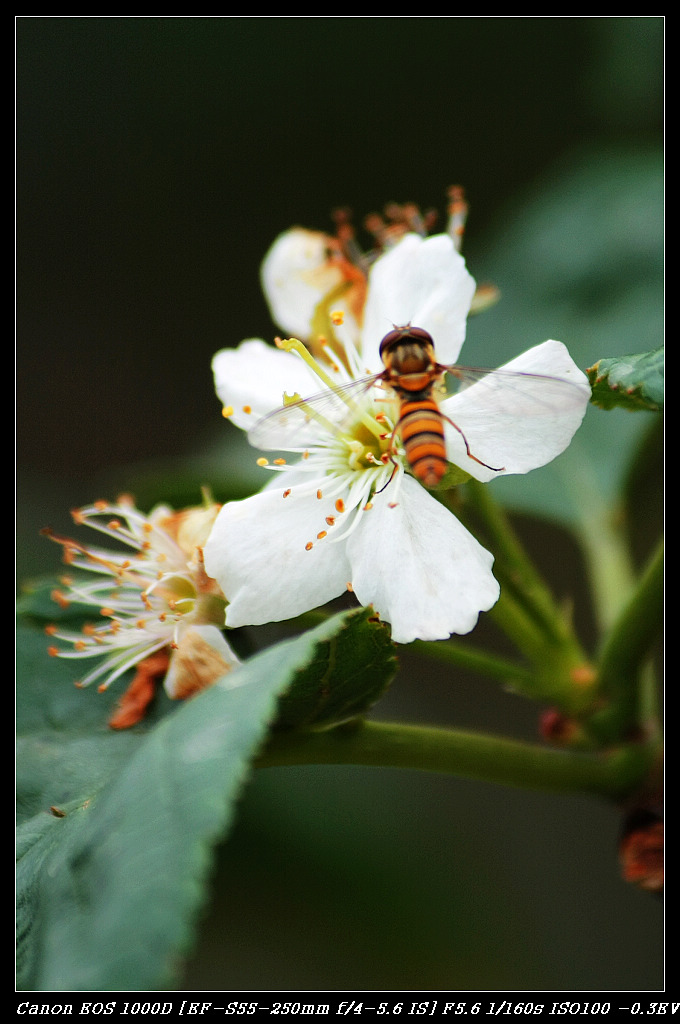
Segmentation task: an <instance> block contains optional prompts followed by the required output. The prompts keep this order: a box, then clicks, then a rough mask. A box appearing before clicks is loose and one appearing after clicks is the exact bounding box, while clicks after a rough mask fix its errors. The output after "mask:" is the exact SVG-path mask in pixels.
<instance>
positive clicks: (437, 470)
mask: <svg viewBox="0 0 680 1024" xmlns="http://www.w3.org/2000/svg"><path fill="white" fill-rule="evenodd" d="M399 433H400V435H401V440H402V442H403V444H404V448H405V449H406V458H407V459H408V462H409V465H410V467H411V469H412V470H413V473H414V476H416V477H417V478H418V480H420V482H421V483H422V484H424V485H425V487H436V486H437V484H438V483H439V481H440V480H441V479H442V477H443V476H444V473H445V472H446V468H447V458H446V442H445V440H444V420H443V419H442V415H441V413H440V412H439V407H438V406H437V403H436V402H435V401H434V399H433V398H405V399H403V401H402V403H401V410H400V414H399Z"/></svg>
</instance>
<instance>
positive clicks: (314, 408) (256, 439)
mask: <svg viewBox="0 0 680 1024" xmlns="http://www.w3.org/2000/svg"><path fill="white" fill-rule="evenodd" d="M382 376H383V374H382V373H377V374H375V373H374V374H372V375H371V376H369V377H361V378H360V379H358V380H353V381H350V382H349V383H347V384H341V385H339V386H338V387H335V388H326V390H324V391H320V392H319V393H318V394H316V395H311V396H310V397H307V398H297V399H296V400H294V401H292V402H290V403H289V404H286V405H283V406H281V407H280V408H279V409H275V410H274V411H273V412H270V413H269V414H268V415H267V416H264V417H263V418H262V419H261V420H258V421H257V423H255V424H254V425H253V426H252V427H251V429H250V430H249V431H248V441H249V443H250V444H252V445H253V447H254V448H261V449H263V450H264V451H279V450H286V449H296V448H301V449H304V448H307V447H311V446H312V445H315V444H318V443H319V439H320V437H321V436H323V434H324V433H335V432H336V431H340V430H342V429H343V427H345V426H346V425H347V424H348V423H350V422H351V421H352V419H354V418H355V417H356V415H357V412H359V411H361V410H363V409H364V407H365V404H366V399H367V397H368V395H369V392H370V391H371V389H372V388H374V389H375V392H376V398H378V399H379V398H380V383H381V378H382ZM387 393H388V392H385V393H384V394H385V396H387Z"/></svg>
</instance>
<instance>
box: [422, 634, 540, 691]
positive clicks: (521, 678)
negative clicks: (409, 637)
mask: <svg viewBox="0 0 680 1024" xmlns="http://www.w3.org/2000/svg"><path fill="white" fill-rule="evenodd" d="M411 650H412V651H415V652H416V653H418V654H422V655H424V656H425V657H427V658H431V659H432V660H434V661H443V662H445V663H446V664H448V665H457V666H459V667H460V668H466V669H469V670H470V671H472V672H477V673H478V674H479V675H483V676H486V677H487V678H489V679H498V680H500V681H502V682H506V683H510V684H512V685H516V686H517V687H519V688H523V687H528V686H531V685H532V683H533V680H534V673H533V672H532V671H531V669H528V668H524V666H522V665H518V664H517V663H516V662H514V661H509V660H508V659H507V658H500V657H498V656H497V655H495V654H489V653H488V652H487V651H480V650H478V649H477V648H474V647H471V646H469V645H468V644H465V643H460V642H459V641H456V640H445V641H440V642H439V643H436V644H433V643H429V642H426V641H424V640H416V641H415V642H414V643H413V644H411Z"/></svg>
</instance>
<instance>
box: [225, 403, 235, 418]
mask: <svg viewBox="0 0 680 1024" xmlns="http://www.w3.org/2000/svg"><path fill="white" fill-rule="evenodd" d="M222 415H223V416H224V418H225V420H228V419H229V417H230V416H233V415H234V406H233V405H225V406H224V408H223V409H222Z"/></svg>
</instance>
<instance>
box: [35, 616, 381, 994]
mask: <svg viewBox="0 0 680 1024" xmlns="http://www.w3.org/2000/svg"><path fill="white" fill-rule="evenodd" d="M385 633H386V631H385V629H384V627H379V626H377V625H376V624H371V623H369V622H368V616H367V613H366V612H365V611H364V610H363V609H359V610H357V611H356V612H349V613H346V614H343V615H338V616H335V617H334V618H332V619H330V620H328V621H327V622H325V623H322V624H321V625H320V626H318V627H317V628H316V629H314V630H311V631H310V632H309V633H306V634H304V635H303V636H301V637H298V638H296V639H294V640H291V641H287V642H285V643H281V644H278V645H276V646H274V647H271V648H269V649H267V650H265V651H263V652H262V653H260V654H258V655H257V656H255V657H254V658H252V659H250V660H249V661H247V662H244V663H243V664H242V665H241V666H240V667H239V668H237V669H235V670H234V671H233V672H231V673H230V674H228V675H227V676H225V677H223V679H221V680H220V681H218V682H217V683H216V684H215V685H214V686H213V687H212V688H211V689H209V690H206V691H204V692H203V693H201V694H199V695H198V696H197V697H195V698H193V699H192V700H189V701H187V702H185V703H182V704H180V705H172V710H171V711H170V712H169V713H168V712H167V711H165V709H164V713H163V716H162V717H160V716H161V712H156V714H157V719H156V720H155V721H150V722H146V723H144V724H143V725H141V726H138V727H136V728H135V729H132V730H129V731H127V732H124V733H119V732H113V731H111V730H109V729H108V728H107V727H106V724H105V722H106V718H107V716H108V711H109V710H110V703H111V701H112V700H113V698H112V697H111V698H110V697H109V695H108V694H106V695H100V694H97V693H92V692H90V691H82V690H76V689H74V687H73V686H72V685H69V680H70V673H71V669H70V663H69V662H64V661H61V660H59V659H48V658H47V656H46V653H45V638H44V637H43V636H41V635H40V634H39V632H38V631H36V630H28V629H25V628H21V629H20V630H19V639H20V647H19V652H20V656H19V698H18V701H17V712H18V719H19V723H18V724H19V740H20V742H19V750H18V755H19V766H20V770H19V779H18V786H17V789H18V795H19V801H20V804H21V807H22V809H23V813H24V817H25V820H24V821H23V824H22V825H21V826H20V828H19V836H18V839H19V842H18V855H19V863H18V868H17V897H18V902H17V906H18V910H17V926H18V935H19V945H18V978H17V984H18V987H19V988H22V989H35V990H50V989H53V990H60V991H66V990H75V991H97V990H123V989H137V990H149V989H157V988H164V987H170V986H172V984H173V983H174V982H175V981H176V979H177V977H178V972H179V969H180V958H181V957H182V956H183V955H184V954H185V953H186V952H187V951H188V949H189V948H190V946H191V942H192V938H193V925H194V921H195V918H196V915H197V913H198V911H199V909H200V907H201V905H202V903H203V901H204V896H205V890H206V886H207V880H208V875H209V870H210V866H211V859H212V847H213V846H214V844H215V843H216V842H217V840H218V839H219V838H221V837H223V836H224V835H225V833H226V832H227V830H228V828H229V826H230V825H231V823H232V821H233V817H234V811H235V805H236V801H237V799H238V798H239V796H240V794H241V792H242V789H243V786H244V783H245V782H246V780H247V778H248V775H249V771H250V764H251V761H252V760H253V758H254V757H255V756H256V755H257V753H258V751H259V749H260V747H261V745H262V743H263V742H264V740H265V738H266V735H267V731H268V728H269V726H270V723H271V722H272V721H273V720H274V719H275V717H276V714H277V700H278V698H279V695H280V694H281V693H283V692H284V691H287V690H291V688H292V692H293V693H294V692H295V687H296V683H297V682H298V681H300V692H304V693H306V694H309V693H310V692H312V690H313V689H314V687H313V679H314V677H315V676H316V679H317V685H316V692H317V699H318V696H319V694H320V695H321V697H322V698H323V700H324V701H325V702H326V708H328V707H331V706H335V707H336V708H337V710H338V711H339V712H340V713H341V714H344V711H345V710H347V709H348V708H350V707H351V702H350V701H349V700H348V696H347V694H346V693H345V694H340V695H339V697H338V699H337V700H330V699H329V698H328V697H327V695H326V693H325V682H326V680H328V679H330V680H335V679H336V673H335V669H334V665H335V663H336V662H337V663H338V664H339V660H340V659H341V658H342V659H345V658H350V655H351V650H350V648H351V646H352V645H353V644H356V645H357V646H361V647H362V648H363V654H364V655H366V656H367V657H368V663H369V666H370V665H371V664H372V666H373V671H374V672H375V673H376V675H377V676H379V677H381V678H383V679H384V675H385V668H384V665H383V667H382V668H381V666H380V663H381V661H383V662H384V661H388V662H389V664H390V665H392V664H393V661H392V654H391V651H390V652H389V653H388V647H389V648H391V645H388V644H386V642H385V639H384V634H385ZM379 634H383V636H382V637H379ZM350 660H351V658H350ZM353 671H354V672H355V674H356V676H357V677H358V678H361V671H360V668H359V666H358V664H357V663H355V664H354V668H353ZM338 675H339V672H338ZM319 679H321V680H322V685H321V687H319ZM362 685H364V687H365V681H364V683H363V684H362ZM167 703H168V704H169V702H167ZM295 705H296V702H295V701H294V702H293V704H289V705H288V707H289V713H290V712H291V709H293V708H294V707H295ZM166 706H167V705H166ZM297 713H298V712H296V714H297ZM325 713H327V711H326V712H322V711H320V710H319V709H318V708H317V710H316V711H315V712H314V714H313V715H312V717H313V718H315V719H316V720H319V719H320V718H323V714H325ZM335 713H336V711H334V712H333V714H335ZM159 718H160V720H158V719H159ZM55 805H56V806H57V807H58V813H59V815H60V816H59V817H56V816H55V815H54V811H53V812H52V813H50V808H51V807H54V806H55Z"/></svg>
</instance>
